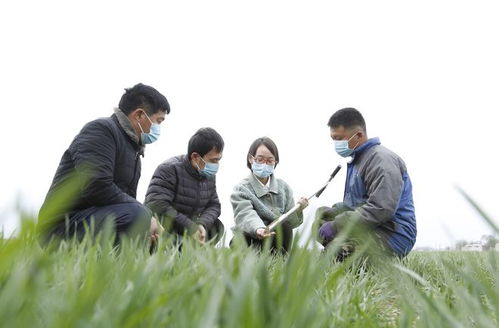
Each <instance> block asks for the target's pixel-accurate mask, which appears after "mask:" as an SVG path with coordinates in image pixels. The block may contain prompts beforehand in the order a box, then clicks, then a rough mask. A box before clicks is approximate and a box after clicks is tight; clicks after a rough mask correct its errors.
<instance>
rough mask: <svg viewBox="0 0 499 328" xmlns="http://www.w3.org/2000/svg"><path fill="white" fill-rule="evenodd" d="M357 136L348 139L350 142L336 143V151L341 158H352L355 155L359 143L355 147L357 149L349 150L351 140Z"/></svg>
mask: <svg viewBox="0 0 499 328" xmlns="http://www.w3.org/2000/svg"><path fill="white" fill-rule="evenodd" d="M355 135H356V134H354V135H353V136H351V137H350V139H348V140H335V141H334V149H335V150H336V152H337V153H338V155H340V156H341V157H348V156H351V155H352V154H353V151H354V150H355V148H356V147H357V145H358V143H357V145H355V147H353V149H350V148H348V142H349V141H350V140H352V138H353V137H355Z"/></svg>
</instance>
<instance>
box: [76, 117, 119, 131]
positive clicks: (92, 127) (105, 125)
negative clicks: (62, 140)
mask: <svg viewBox="0 0 499 328" xmlns="http://www.w3.org/2000/svg"><path fill="white" fill-rule="evenodd" d="M114 125H115V124H114V123H113V119H112V118H111V117H100V118H98V119H95V120H93V121H90V122H87V123H86V124H85V125H84V126H83V128H82V129H81V132H80V133H88V132H92V133H94V132H95V131H104V130H113V128H114Z"/></svg>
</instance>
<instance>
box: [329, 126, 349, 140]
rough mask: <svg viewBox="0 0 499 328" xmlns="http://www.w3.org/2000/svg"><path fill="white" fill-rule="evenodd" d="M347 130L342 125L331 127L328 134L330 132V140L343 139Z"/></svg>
mask: <svg viewBox="0 0 499 328" xmlns="http://www.w3.org/2000/svg"><path fill="white" fill-rule="evenodd" d="M348 131H349V130H347V129H345V127H344V126H343V125H340V126H337V127H331V128H330V132H331V138H333V139H341V138H344V137H345V136H346V135H347V134H348Z"/></svg>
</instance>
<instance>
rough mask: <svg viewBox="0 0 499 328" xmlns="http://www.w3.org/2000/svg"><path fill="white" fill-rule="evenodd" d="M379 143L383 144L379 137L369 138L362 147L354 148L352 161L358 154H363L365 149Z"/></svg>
mask: <svg viewBox="0 0 499 328" xmlns="http://www.w3.org/2000/svg"><path fill="white" fill-rule="evenodd" d="M377 145H381V141H380V140H379V138H378V137H375V138H369V139H367V141H366V142H365V143H363V144H362V145H361V146H360V147H358V148H356V149H355V150H354V152H353V156H352V162H353V161H354V160H355V158H356V157H357V156H360V154H362V153H363V152H364V151H366V150H368V149H369V148H372V147H374V146H377Z"/></svg>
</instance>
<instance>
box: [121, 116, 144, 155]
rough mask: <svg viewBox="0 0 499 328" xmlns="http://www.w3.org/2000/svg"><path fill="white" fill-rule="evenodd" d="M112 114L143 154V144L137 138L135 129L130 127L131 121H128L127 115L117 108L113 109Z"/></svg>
mask: <svg viewBox="0 0 499 328" xmlns="http://www.w3.org/2000/svg"><path fill="white" fill-rule="evenodd" d="M114 115H115V116H116V118H117V119H118V123H119V125H120V126H121V128H122V129H123V131H125V133H126V135H127V136H128V137H129V138H130V139H132V141H133V142H134V143H135V144H136V145H137V146H139V147H140V154H141V155H142V156H144V149H145V145H143V144H142V141H141V140H140V139H139V137H138V136H137V134H136V133H135V130H134V129H133V127H132V123H130V120H129V119H128V116H126V115H125V113H123V112H122V111H121V109H119V108H115V109H114Z"/></svg>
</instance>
